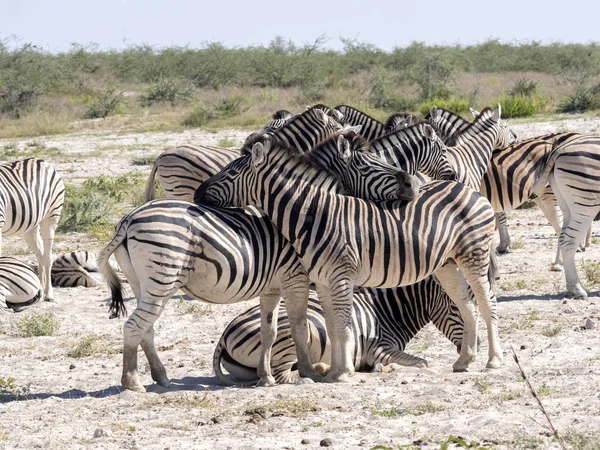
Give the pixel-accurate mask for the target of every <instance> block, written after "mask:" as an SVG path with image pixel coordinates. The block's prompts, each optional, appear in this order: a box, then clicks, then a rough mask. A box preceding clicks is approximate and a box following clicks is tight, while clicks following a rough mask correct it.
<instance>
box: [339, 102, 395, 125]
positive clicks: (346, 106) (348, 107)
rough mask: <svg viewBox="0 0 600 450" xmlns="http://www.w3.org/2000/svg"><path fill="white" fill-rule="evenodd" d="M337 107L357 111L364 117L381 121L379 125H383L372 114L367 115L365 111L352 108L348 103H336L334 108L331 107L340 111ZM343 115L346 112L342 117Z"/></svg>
mask: <svg viewBox="0 0 600 450" xmlns="http://www.w3.org/2000/svg"><path fill="white" fill-rule="evenodd" d="M338 108H346V109H348V110H350V111H356V112H358V113H360V114H362V115H363V116H365V117H367V118H369V119H370V120H372V121H373V122H378V123H381V125H383V123H382V122H380V121H379V120H377V119H375V118H373V117H372V116H370V115H368V114H367V113H365V112H363V111H361V110H360V109H357V108H354V107H353V106H349V105H337V106H336V107H335V108H333V109H335V110H336V111H340V110H339V109H338ZM340 112H341V111H340ZM345 116H346V114H344V117H345Z"/></svg>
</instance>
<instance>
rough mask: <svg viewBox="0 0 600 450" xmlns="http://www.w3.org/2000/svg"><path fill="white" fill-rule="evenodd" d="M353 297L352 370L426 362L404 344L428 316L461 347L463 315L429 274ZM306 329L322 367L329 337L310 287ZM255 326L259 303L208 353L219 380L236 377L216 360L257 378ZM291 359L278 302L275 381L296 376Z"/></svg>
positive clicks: (243, 377)
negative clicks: (413, 280) (404, 283)
mask: <svg viewBox="0 0 600 450" xmlns="http://www.w3.org/2000/svg"><path fill="white" fill-rule="evenodd" d="M353 297H354V302H353V305H352V308H353V309H352V333H353V337H354V341H355V343H356V344H355V347H354V354H353V363H354V370H356V371H357V372H367V371H371V370H373V368H374V367H375V366H376V365H377V364H383V365H388V364H391V363H395V364H400V365H404V366H420V367H423V366H426V365H427V362H426V361H425V360H424V359H422V358H418V357H415V356H412V355H409V354H407V353H405V352H404V349H405V347H406V345H407V344H408V342H409V341H410V340H411V339H412V338H413V337H414V336H415V335H416V334H417V333H418V332H419V330H421V329H422V328H423V327H424V326H425V325H427V324H428V323H429V322H433V323H434V324H435V326H437V327H438V329H439V330H440V331H441V332H442V333H443V334H444V335H445V336H446V337H447V338H448V339H449V340H450V341H451V342H452V343H454V344H455V345H456V346H457V348H458V349H460V345H461V343H462V337H463V321H462V318H461V317H460V313H459V312H458V309H457V308H456V306H455V305H454V303H453V302H452V301H451V300H450V297H448V295H447V294H446V293H445V292H444V291H443V290H442V288H441V286H440V285H439V284H438V283H437V282H436V281H435V280H434V279H433V277H428V278H426V279H425V280H423V281H420V282H419V283H416V284H413V285H410V286H406V287H401V288H391V289H369V288H360V289H356V290H355V291H354V294H353ZM308 329H309V352H310V356H311V361H312V363H313V364H320V365H321V368H323V369H326V368H327V366H329V365H330V364H331V342H330V339H329V338H328V336H327V327H326V324H325V317H324V315H323V309H322V307H321V304H320V302H319V300H318V298H317V296H316V292H314V291H311V294H310V298H309V302H308ZM259 332H260V310H259V307H258V306H255V307H253V308H251V309H249V310H248V311H246V312H244V313H242V314H240V315H239V316H238V317H236V318H235V319H234V320H233V321H232V322H231V323H230V324H229V325H228V326H227V328H226V329H225V331H224V332H223V334H222V335H221V338H220V339H219V342H218V344H217V347H216V349H215V352H214V356H213V369H214V370H215V373H216V374H217V377H218V378H219V380H220V381H221V383H222V384H237V382H236V381H233V380H231V379H230V378H227V377H225V376H224V375H223V372H222V369H221V366H223V367H224V368H225V369H226V370H227V371H228V372H229V373H230V374H231V375H233V376H234V377H235V379H237V380H239V382H244V383H249V382H253V381H258V377H257V374H256V368H257V367H258V363H259V354H260V333H259ZM296 362H297V359H296V352H295V349H294V345H293V342H292V339H291V335H290V324H289V321H288V318H287V313H286V311H285V309H284V308H283V306H281V307H280V309H279V322H278V328H277V341H276V342H275V344H274V345H273V353H272V361H271V367H272V370H273V377H274V378H275V380H276V381H277V383H293V382H296V381H298V378H299V376H298V373H297V372H296V371H295V364H296Z"/></svg>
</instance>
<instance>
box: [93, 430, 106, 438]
mask: <svg viewBox="0 0 600 450" xmlns="http://www.w3.org/2000/svg"><path fill="white" fill-rule="evenodd" d="M106 436H108V433H107V432H106V431H104V430H103V429H102V428H96V431H94V438H96V439H97V438H101V437H106Z"/></svg>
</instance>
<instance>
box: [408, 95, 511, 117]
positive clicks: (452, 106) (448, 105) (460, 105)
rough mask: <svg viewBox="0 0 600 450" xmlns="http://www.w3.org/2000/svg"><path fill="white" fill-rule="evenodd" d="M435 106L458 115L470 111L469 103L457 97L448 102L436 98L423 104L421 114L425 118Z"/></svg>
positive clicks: (420, 109)
mask: <svg viewBox="0 0 600 450" xmlns="http://www.w3.org/2000/svg"><path fill="white" fill-rule="evenodd" d="M433 105H435V106H437V107H438V108H444V109H447V110H448V111H452V112H453V113H456V114H460V113H466V112H468V111H469V102H468V101H467V100H464V99H461V98H456V97H455V98H450V99H448V100H443V99H439V98H436V99H433V100H430V101H427V102H423V103H421V104H420V105H419V112H420V113H421V114H423V115H424V116H425V115H427V114H428V113H429V111H431V107H432V106H433ZM502 113H503V115H504V110H502Z"/></svg>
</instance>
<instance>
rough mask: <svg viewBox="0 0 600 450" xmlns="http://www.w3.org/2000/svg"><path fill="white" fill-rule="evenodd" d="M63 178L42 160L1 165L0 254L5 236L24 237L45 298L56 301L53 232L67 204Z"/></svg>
mask: <svg viewBox="0 0 600 450" xmlns="http://www.w3.org/2000/svg"><path fill="white" fill-rule="evenodd" d="M64 198H65V187H64V184H63V182H62V179H61V177H60V175H59V174H58V173H57V172H56V170H54V168H53V167H52V166H50V164H48V163H47V162H46V161H44V160H43V159H39V158H26V159H21V160H18V161H13V162H10V163H7V164H2V165H0V250H1V248H2V236H10V235H19V234H23V235H24V236H25V240H26V241H27V244H28V245H29V248H30V249H32V250H33V253H34V254H35V257H36V260H37V262H38V265H39V266H40V268H41V270H40V281H41V283H42V287H43V291H44V298H45V300H47V301H52V300H53V299H54V292H53V290H52V283H51V281H50V265H51V262H52V244H53V242H54V232H55V230H56V226H57V225H58V220H59V219H60V213H61V211H62V207H63V204H64Z"/></svg>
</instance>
